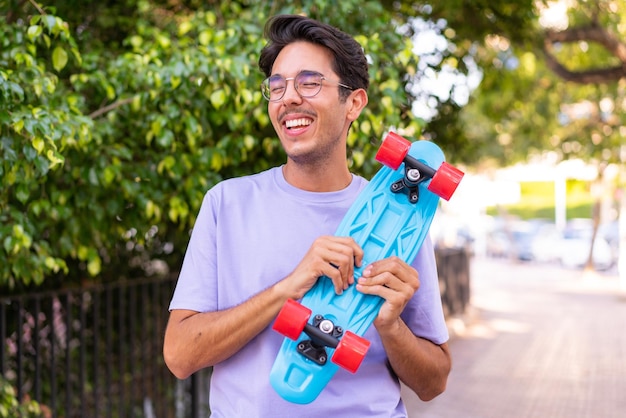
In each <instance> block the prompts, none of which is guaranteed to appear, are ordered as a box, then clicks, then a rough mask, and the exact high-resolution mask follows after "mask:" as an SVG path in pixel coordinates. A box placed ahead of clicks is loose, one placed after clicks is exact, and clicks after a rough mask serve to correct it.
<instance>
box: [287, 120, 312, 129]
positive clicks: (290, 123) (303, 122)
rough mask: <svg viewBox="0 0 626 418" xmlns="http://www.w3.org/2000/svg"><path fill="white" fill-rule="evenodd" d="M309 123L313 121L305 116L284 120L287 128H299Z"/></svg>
mask: <svg viewBox="0 0 626 418" xmlns="http://www.w3.org/2000/svg"><path fill="white" fill-rule="evenodd" d="M311 123H313V122H312V121H311V120H310V119H306V118H300V119H292V120H288V121H286V122H285V127H286V128H287V129H292V128H301V127H304V126H309V125H310V124H311Z"/></svg>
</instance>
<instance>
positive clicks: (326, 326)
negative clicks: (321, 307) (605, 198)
mask: <svg viewBox="0 0 626 418" xmlns="http://www.w3.org/2000/svg"><path fill="white" fill-rule="evenodd" d="M334 327H335V325H334V324H333V323H332V321H330V320H328V319H325V320H323V321H322V322H320V325H319V329H320V331H322V332H323V333H324V334H330V333H331V332H333V328H334Z"/></svg>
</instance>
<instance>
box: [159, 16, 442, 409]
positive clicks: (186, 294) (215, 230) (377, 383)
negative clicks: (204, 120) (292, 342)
mask: <svg viewBox="0 0 626 418" xmlns="http://www.w3.org/2000/svg"><path fill="white" fill-rule="evenodd" d="M266 36H267V38H268V40H269V42H268V44H267V45H266V47H265V48H264V49H263V51H262V53H261V57H260V59H259V65H260V67H261V69H262V70H263V71H264V73H265V74H266V76H267V77H268V78H267V79H266V80H265V81H264V82H263V84H262V91H263V95H264V96H265V98H266V99H267V100H268V102H269V103H268V113H269V116H270V119H271V121H272V124H273V126H274V129H275V130H276V133H277V135H278V137H279V139H280V142H281V144H282V146H283V148H284V150H285V152H286V154H287V161H286V163H285V164H284V165H283V166H281V167H275V168H272V169H270V170H267V171H265V172H262V173H259V174H256V175H252V176H246V177H242V178H236V179H229V180H226V181H224V182H222V183H220V184H218V185H216V186H215V187H213V188H212V189H211V190H210V191H209V192H208V193H207V194H206V196H205V199H204V201H203V204H202V208H201V209H200V213H199V215H198V219H197V221H196V224H195V226H194V230H193V233H192V236H191V239H190V242H189V247H188V249H187V253H186V255H185V260H184V262H183V266H182V270H181V273H180V278H179V281H178V284H177V287H176V290H175V293H174V296H173V299H172V302H171V304H170V311H171V312H170V319H169V323H168V326H167V330H166V335H165V345H164V356H165V361H166V363H167V365H168V367H169V368H170V370H171V371H172V372H173V373H174V374H175V375H176V376H177V377H178V378H181V379H182V378H186V377H188V376H189V375H191V374H192V373H194V372H195V371H197V370H199V369H202V368H205V367H210V366H213V368H214V369H213V374H212V380H211V389H210V390H211V393H210V402H211V411H212V414H213V416H215V417H228V418H232V417H265V416H266V417H290V418H291V417H317V416H336V417H360V416H368V417H404V416H406V411H405V408H404V405H403V403H402V400H401V399H400V384H399V381H398V379H399V380H400V381H402V382H403V383H405V384H406V385H407V386H408V387H410V388H411V389H412V390H413V391H415V393H417V395H418V396H419V397H420V398H421V399H424V400H429V399H432V398H434V397H435V396H437V395H438V394H439V393H441V392H442V391H443V390H444V388H445V385H446V380H447V376H448V373H449V371H450V363H451V360H450V355H449V352H448V347H447V344H446V341H447V339H448V333H447V329H446V326H445V322H444V319H443V313H442V309H441V300H440V295H439V285H438V280H437V272H436V266H435V261H434V254H433V250H432V244H431V243H430V241H427V242H426V243H425V244H424V245H423V247H422V250H421V251H420V252H419V254H418V256H417V257H416V260H415V261H414V262H413V264H412V265H408V264H407V263H404V262H403V261H401V260H399V259H398V258H396V257H392V258H389V259H385V260H380V261H377V262H374V263H372V264H370V265H369V266H367V267H366V269H365V270H364V273H363V275H362V277H361V278H360V279H359V281H358V283H354V278H353V269H354V266H355V265H357V266H360V264H361V261H362V256H363V252H362V250H361V248H360V247H359V246H358V245H357V244H356V243H355V242H354V241H353V240H352V239H351V238H349V237H335V236H333V235H332V234H333V233H334V231H335V229H336V228H337V226H338V225H339V223H340V221H341V219H342V217H343V215H344V214H345V213H346V211H347V210H348V208H349V207H350V205H351V203H352V202H353V201H354V200H355V199H356V197H357V195H358V193H359V192H360V191H361V190H362V189H363V188H364V187H365V185H366V183H367V181H366V180H364V179H363V178H361V177H358V176H354V175H352V174H351V173H350V171H349V169H348V167H347V163H346V138H347V135H348V131H349V129H350V126H351V124H352V122H353V121H354V120H356V119H357V117H358V116H359V115H360V113H361V111H362V110H363V108H364V107H365V106H366V104H367V101H368V97H367V91H366V89H367V88H368V85H369V78H368V70H367V61H366V58H365V56H364V53H363V50H362V48H361V47H360V45H359V44H358V43H357V42H356V41H355V40H354V39H353V38H351V37H350V36H348V35H346V34H344V33H343V32H341V31H339V30H337V29H335V28H333V27H331V26H328V25H325V24H322V23H320V22H317V21H314V20H311V19H308V18H305V17H302V16H277V17H275V18H273V19H271V20H270V21H269V22H268V24H267V26H266ZM418 271H419V275H418ZM321 276H326V277H327V278H323V279H322V280H332V282H333V284H334V287H335V290H336V292H337V293H341V292H342V291H343V290H345V289H346V288H347V287H348V286H357V289H358V290H359V291H361V292H363V293H367V294H374V295H379V296H381V297H382V298H384V299H385V302H384V303H383V305H382V307H381V309H380V312H379V314H378V317H377V318H376V320H375V321H374V326H373V327H370V329H369V330H368V332H367V333H366V334H365V338H367V339H368V340H369V341H371V343H372V345H371V347H370V350H369V352H368V354H367V356H366V357H365V359H364V361H363V363H362V364H361V367H360V368H359V370H358V372H357V373H356V374H354V375H353V374H350V373H348V372H346V371H344V370H341V369H340V370H339V371H338V372H337V373H336V374H335V376H334V377H333V378H332V379H331V381H330V383H329V384H328V386H327V387H326V388H325V389H324V390H323V391H322V393H321V394H320V396H319V397H318V398H317V399H316V400H315V401H314V402H312V403H310V404H308V405H297V404H291V403H289V402H287V401H285V400H283V399H282V398H281V397H280V396H279V395H278V394H277V393H276V392H275V391H274V390H273V388H272V387H271V385H270V382H269V373H270V369H271V367H272V364H273V362H274V359H275V356H276V354H277V352H278V350H279V347H280V344H281V342H282V340H283V337H282V336H281V335H280V334H278V333H276V332H275V331H272V330H271V324H272V322H273V320H274V318H275V317H276V315H277V313H278V311H279V310H280V309H281V307H282V306H283V304H284V303H285V301H286V300H287V299H288V298H292V299H296V300H297V299H299V298H301V297H302V296H303V295H304V294H305V293H306V291H307V290H309V289H310V288H311V287H312V286H313V284H314V283H315V282H316V280H318V278H320V277H321Z"/></svg>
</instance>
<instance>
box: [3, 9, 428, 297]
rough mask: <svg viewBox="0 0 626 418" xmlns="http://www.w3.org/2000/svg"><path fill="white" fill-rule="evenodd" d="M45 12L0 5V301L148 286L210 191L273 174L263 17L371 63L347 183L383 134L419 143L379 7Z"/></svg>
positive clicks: (398, 53) (394, 37)
mask: <svg viewBox="0 0 626 418" xmlns="http://www.w3.org/2000/svg"><path fill="white" fill-rule="evenodd" d="M50 3H51V4H50V5H48V6H44V5H42V4H39V3H36V2H35V1H34V0H30V1H21V2H7V1H4V2H0V7H1V8H3V9H5V10H7V9H8V10H9V13H7V14H6V16H7V17H6V18H5V19H3V20H0V26H1V27H0V31H1V32H2V33H5V34H8V36H5V37H3V41H2V42H3V48H2V52H1V55H0V67H1V72H0V75H1V80H2V85H1V86H0V89H1V90H0V91H1V94H2V98H3V100H2V102H1V103H0V111H1V114H2V115H3V116H2V118H3V119H2V127H1V131H0V137H1V144H2V151H1V152H2V154H3V160H2V165H1V167H0V170H1V174H2V189H3V194H2V197H1V198H0V217H1V219H2V226H1V227H0V234H1V240H2V244H3V246H2V251H0V283H2V284H4V285H8V286H9V287H16V286H18V287H19V286H21V285H22V284H26V285H28V284H32V283H35V284H40V283H42V282H43V280H44V279H46V280H47V282H48V283H49V284H51V285H53V284H60V283H72V282H73V283H75V282H78V281H84V280H91V278H93V277H97V278H98V279H99V280H113V279H117V278H119V277H122V276H126V277H130V276H133V275H136V274H142V275H143V274H146V273H148V274H149V273H151V272H153V271H155V266H158V265H159V264H157V263H155V260H157V261H159V260H160V261H165V264H168V265H170V266H173V267H174V268H175V267H176V266H177V265H179V263H180V259H181V257H182V254H183V252H184V248H185V245H186V242H187V240H188V231H189V229H190V228H191V227H192V225H193V222H194V217H195V214H196V212H197V211H198V209H199V206H200V203H201V201H202V197H203V195H204V193H205V191H206V190H207V189H208V188H209V187H210V186H211V185H213V184H214V183H216V182H217V181H219V180H221V179H223V178H226V177H231V176H236V175H241V174H247V173H250V172H253V171H258V170H261V169H264V168H267V167H269V166H270V165H274V164H277V163H280V162H282V161H283V159H284V156H283V155H282V151H281V148H280V146H279V143H278V141H277V140H276V139H275V136H274V133H273V130H272V127H271V124H270V122H269V119H268V117H267V115H266V108H265V106H266V104H265V102H264V100H263V99H262V97H261V93H260V90H259V88H258V85H259V83H260V81H261V79H262V78H263V76H262V74H261V73H260V71H258V69H257V66H256V61H257V59H258V53H259V51H260V49H261V48H262V46H263V44H264V39H263V37H262V30H263V27H262V25H261V24H260V23H259V22H265V20H266V19H267V17H269V16H270V15H272V14H275V13H285V12H288V13H306V14H308V15H310V16H312V17H317V18H325V17H326V16H330V18H328V19H327V20H328V21H329V22H330V23H332V24H335V25H337V26H342V27H343V28H344V29H346V30H347V31H348V32H351V33H356V34H357V36H358V39H359V41H360V42H361V43H362V44H363V45H364V47H365V49H366V50H367V51H368V54H369V57H370V59H371V61H372V66H371V76H372V81H373V82H372V85H373V88H372V91H371V106H370V107H369V109H368V111H367V112H366V113H365V114H364V115H363V117H362V118H361V119H360V121H359V122H358V123H357V124H355V127H354V129H353V135H352V136H351V137H350V145H351V149H352V154H351V164H352V166H353V168H354V169H355V170H358V171H361V172H363V173H365V174H370V173H372V172H373V171H374V170H375V169H376V167H375V166H374V164H373V163H372V162H371V158H369V157H370V156H371V155H372V154H373V152H374V150H375V149H376V146H377V142H378V141H379V140H380V138H381V137H382V136H383V134H384V132H385V131H386V130H387V129H389V128H391V127H394V128H396V129H401V130H403V132H404V133H405V134H407V135H409V136H416V137H417V136H419V134H420V129H421V123H420V121H418V120H416V119H415V118H413V117H412V115H411V112H410V103H411V100H410V97H409V96H408V95H407V93H406V92H405V90H404V88H403V85H402V82H401V80H402V79H403V77H404V74H406V73H407V72H409V73H410V72H411V71H412V70H411V69H412V68H415V65H416V57H415V56H414V55H413V54H412V53H411V44H410V42H409V41H408V40H407V39H406V38H404V37H403V36H402V35H400V34H399V33H397V32H396V31H395V30H390V29H392V28H390V27H389V25H388V21H389V20H388V19H386V18H387V17H388V16H389V15H388V14H386V12H385V11H384V10H383V9H382V8H381V6H380V5H379V4H377V3H366V4H361V3H358V2H356V1H346V2H341V4H339V5H337V4H335V3H334V2H302V3H301V4H299V5H297V6H291V5H288V4H287V3H285V4H284V5H280V2H274V3H270V4H266V3H259V4H257V3H256V2H245V1H244V2H235V1H232V2H219V3H218V2H215V3H214V4H207V5H203V7H199V5H197V4H195V3H194V2H182V1H181V2H176V1H171V2H149V1H145V0H137V1H132V0H129V1H127V2H113V1H109V2H107V3H105V4H106V5H107V6H108V5H115V6H116V7H114V8H112V9H110V10H109V9H107V8H106V7H104V6H103V5H100V4H99V2H95V1H94V2H87V3H88V4H91V5H93V6H94V7H93V9H88V10H89V12H87V13H86V14H85V15H82V14H79V13H77V10H78V9H77V7H76V5H77V3H76V2H72V1H69V2H56V4H54V7H52V2H50ZM81 4H82V3H81ZM338 9H339V10H338ZM81 10H85V8H84V7H83V8H81ZM101 12H102V13H103V14H100V13H101ZM61 13H67V20H66V18H65V16H64V15H62V14H61ZM118 13H120V14H118ZM374 16H375V18H373V17H374ZM348 17H349V18H348ZM162 264H163V263H161V264H160V265H162Z"/></svg>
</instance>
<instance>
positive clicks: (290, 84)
mask: <svg viewBox="0 0 626 418" xmlns="http://www.w3.org/2000/svg"><path fill="white" fill-rule="evenodd" d="M301 101H302V96H300V93H298V90H296V80H294V79H293V78H288V79H287V85H286V87H285V95H284V96H283V103H284V104H288V103H300V102H301Z"/></svg>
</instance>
